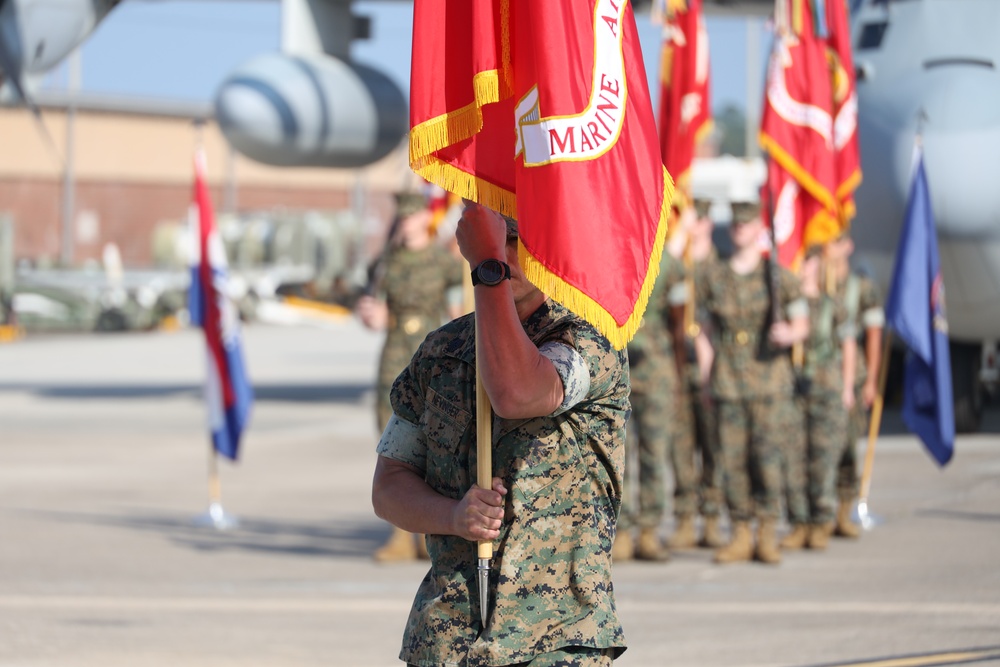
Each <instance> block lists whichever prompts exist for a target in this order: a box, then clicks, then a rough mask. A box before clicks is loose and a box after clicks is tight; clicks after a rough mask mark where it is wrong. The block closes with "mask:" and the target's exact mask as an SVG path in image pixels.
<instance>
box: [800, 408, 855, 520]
mask: <svg viewBox="0 0 1000 667" xmlns="http://www.w3.org/2000/svg"><path fill="white" fill-rule="evenodd" d="M806 429H807V430H806V433H807V438H808V443H809V444H808V448H807V452H808V454H807V462H808V463H807V465H808V474H809V486H808V491H809V515H810V519H811V522H812V523H829V522H830V521H833V519H834V517H835V516H836V514H837V495H836V482H835V480H836V476H837V464H838V462H839V461H840V457H841V455H842V454H843V452H844V434H845V433H846V432H847V410H846V409H845V408H844V403H843V400H842V399H841V397H840V395H839V394H834V393H821V394H818V395H815V396H810V397H809V398H808V400H807V401H806Z"/></svg>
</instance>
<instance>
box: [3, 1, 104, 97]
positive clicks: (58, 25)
mask: <svg viewBox="0 0 1000 667" xmlns="http://www.w3.org/2000/svg"><path fill="white" fill-rule="evenodd" d="M116 4H118V0H83V1H81V0H0V51H2V53H0V63H2V64H3V69H4V70H5V71H6V73H7V74H9V75H11V76H15V77H17V79H18V80H19V81H20V80H21V79H22V78H23V77H24V75H25V74H39V73H42V72H45V71H48V70H49V69H51V68H53V67H55V66H56V65H58V64H59V63H60V62H61V61H62V59H63V58H65V57H66V56H67V55H69V53H70V52H71V51H72V50H73V49H75V48H76V47H77V46H78V45H79V44H80V43H81V42H83V40H84V39H86V38H87V36H88V35H89V34H90V33H91V32H93V30H94V28H95V27H97V24H98V23H99V22H100V21H101V19H103V18H104V17H105V15H107V13H108V12H109V11H111V8H112V7H114V6H115V5H116Z"/></svg>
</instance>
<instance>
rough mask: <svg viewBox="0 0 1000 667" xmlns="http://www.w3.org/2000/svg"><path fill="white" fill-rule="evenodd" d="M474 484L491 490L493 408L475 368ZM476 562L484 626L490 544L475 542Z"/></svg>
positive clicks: (484, 541)
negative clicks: (477, 559) (477, 557)
mask: <svg viewBox="0 0 1000 667" xmlns="http://www.w3.org/2000/svg"><path fill="white" fill-rule="evenodd" d="M481 340H482V339H481V338H480V336H479V318H478V317H477V318H476V348H477V350H476V359H481V358H482V357H481V356H480V355H479V348H480V345H481V344H482V343H481ZM476 483H477V484H478V485H479V488H481V489H490V488H493V406H492V405H491V404H490V397H489V395H488V394H487V393H486V387H485V385H483V377H482V375H480V373H479V369H478V368H477V369H476ZM477 547H478V552H479V561H478V566H477V568H476V581H477V582H478V584H479V619H480V620H481V621H482V622H483V627H484V628H485V627H486V618H487V611H488V610H489V601H490V559H491V558H493V542H492V541H491V540H483V541H481V542H479V543H478V545H477Z"/></svg>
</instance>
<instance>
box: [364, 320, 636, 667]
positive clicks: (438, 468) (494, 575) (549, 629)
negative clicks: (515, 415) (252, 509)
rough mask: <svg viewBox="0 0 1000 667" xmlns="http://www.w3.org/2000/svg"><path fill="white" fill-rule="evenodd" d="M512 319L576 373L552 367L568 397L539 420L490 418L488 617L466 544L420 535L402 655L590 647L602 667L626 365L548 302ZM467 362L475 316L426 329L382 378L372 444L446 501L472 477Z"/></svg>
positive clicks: (484, 658) (505, 654) (467, 661)
mask: <svg viewBox="0 0 1000 667" xmlns="http://www.w3.org/2000/svg"><path fill="white" fill-rule="evenodd" d="M523 326H524V330H525V332H526V333H527V335H528V337H529V338H530V339H531V340H532V341H533V342H534V343H535V344H536V345H538V346H539V348H540V350H542V351H543V352H545V351H546V348H550V347H551V348H560V349H562V350H563V351H564V352H565V353H568V354H572V350H576V352H578V353H579V354H578V356H577V355H574V356H576V358H577V359H578V360H579V361H580V362H581V363H579V370H580V371H581V372H580V374H579V376H578V379H577V380H573V379H572V377H567V376H566V375H564V373H566V371H565V369H564V368H562V367H561V365H560V364H559V363H556V364H555V366H556V369H557V371H559V373H560V376H562V377H563V384H564V387H565V388H566V392H565V393H566V394H567V396H570V395H575V396H577V397H579V398H578V402H576V403H574V404H573V405H571V406H567V405H565V404H564V405H563V406H562V407H560V408H558V409H557V410H556V411H555V412H554V413H553V414H551V415H549V416H546V417H537V418H533V419H526V420H506V419H501V418H499V417H494V419H493V467H494V469H493V474H494V475H495V476H497V477H500V478H501V479H502V480H503V483H504V485H505V486H506V487H507V489H509V492H508V493H507V495H506V496H505V499H504V501H505V511H504V519H503V525H502V527H501V528H500V537H499V538H498V539H497V540H496V541H495V542H494V559H493V564H492V568H491V573H490V594H491V599H492V605H493V608H492V609H491V610H490V612H491V613H490V615H489V619H490V620H489V623H488V625H487V626H486V627H485V628H483V627H481V626H480V622H479V618H480V613H479V612H480V610H479V599H478V595H477V583H476V563H477V551H476V543H475V542H470V541H468V540H466V539H464V538H461V537H457V536H452V535H428V536H427V547H428V550H429V551H430V554H431V569H430V571H429V572H428V573H427V575H426V576H425V577H424V579H423V581H422V582H421V584H420V587H419V589H418V591H417V595H416V599H415V600H414V603H413V607H412V610H411V612H410V617H409V620H408V621H407V624H406V630H405V633H404V637H403V647H402V650H401V652H400V659H402V660H404V661H405V662H407V663H409V664H413V665H421V666H424V667H429V666H431V665H434V666H437V665H445V664H449V665H451V664H454V665H468V666H472V665H510V664H516V663H521V662H526V661H529V660H532V659H533V658H535V657H536V656H540V660H545V659H548V658H550V657H551V654H552V653H555V652H559V651H563V652H566V653H574V652H576V651H579V650H582V651H586V650H587V649H588V647H589V652H590V653H591V654H595V653H596V654H597V655H598V656H599V661H598V662H594V661H590V662H586V663H585V664H610V661H611V658H612V657H613V656H617V655H618V654H620V653H621V652H622V651H623V650H624V647H625V643H624V636H623V633H622V628H621V625H620V623H619V621H618V614H617V611H616V608H615V599H614V590H613V587H612V583H611V545H612V541H613V539H614V535H615V520H616V517H617V515H618V512H619V509H620V504H621V492H622V482H623V476H624V474H623V473H624V458H625V457H624V446H623V441H624V432H625V421H626V419H627V418H628V412H629V402H628V387H629V378H628V362H627V360H626V357H625V353H624V351H616V350H614V349H613V348H612V347H611V345H610V344H609V343H608V341H607V340H606V339H605V338H604V337H603V336H601V335H600V334H598V333H597V332H596V331H595V330H594V329H593V327H591V326H590V325H588V324H587V323H585V322H584V321H583V320H581V319H580V318H578V317H576V316H575V315H573V314H572V313H570V312H569V311H568V310H566V309H565V308H564V307H562V306H560V305H558V304H556V303H554V302H552V301H547V302H545V303H544V304H542V306H540V307H539V308H538V310H536V311H535V312H534V313H533V314H532V315H530V316H529V317H528V318H527V319H526V320H525V321H524V322H523ZM569 348H572V350H571V349H569ZM547 356H548V355H547ZM550 358H551V357H550ZM475 372H476V368H475V334H474V320H473V317H472V316H465V317H461V318H458V319H457V320H454V321H452V322H450V323H449V324H446V325H445V326H444V327H442V328H441V329H439V330H438V331H436V332H434V333H432V334H431V335H430V336H429V337H428V338H427V340H426V342H425V343H424V344H423V345H422V346H421V347H420V350H419V351H418V352H417V354H416V355H415V356H414V358H413V360H412V362H411V363H410V365H409V366H408V367H407V369H406V370H405V371H404V372H403V373H402V374H401V375H400V376H399V378H398V379H397V380H396V382H395V384H394V385H393V388H392V405H393V408H394V411H395V415H394V416H393V418H392V420H391V422H390V424H389V427H388V428H387V429H386V431H385V433H384V434H383V437H382V440H381V441H380V442H379V446H378V452H379V454H380V455H382V456H386V457H389V458H392V459H395V460H398V461H401V462H403V463H407V464H409V465H412V466H414V467H416V468H417V469H419V470H421V471H422V472H423V476H424V479H425V481H426V482H427V483H428V484H429V485H430V486H431V488H433V489H434V490H435V491H437V492H438V493H440V494H442V495H444V496H447V497H449V498H454V499H460V498H462V497H463V496H464V494H465V493H466V492H467V491H468V490H469V488H470V487H471V486H472V484H473V483H474V482H475V481H476V446H475V441H476V420H475V414H476V405H475V394H476V380H475ZM584 391H585V393H584ZM567 400H568V399H567ZM578 647H582V648H578ZM550 662H551V661H550ZM545 664H549V662H546V663H545ZM560 664H563V663H560ZM569 664H583V663H579V662H571V663H569Z"/></svg>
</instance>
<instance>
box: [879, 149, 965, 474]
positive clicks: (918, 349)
mask: <svg viewBox="0 0 1000 667" xmlns="http://www.w3.org/2000/svg"><path fill="white" fill-rule="evenodd" d="M914 161H915V168H914V173H913V184H912V185H911V186H910V196H909V200H908V201H907V203H906V218H905V219H904V221H903V231H902V232H901V233H900V236H899V244H898V245H897V247H896V265H895V268H894V269H893V272H892V285H891V286H890V288H889V296H888V298H887V299H886V304H885V315H886V324H888V325H889V326H890V327H891V328H892V330H893V331H894V332H895V333H896V335H897V336H898V337H899V338H900V340H902V341H903V342H904V343H906V347H907V354H906V362H905V365H904V368H903V374H904V378H903V421H904V422H905V423H906V426H907V427H908V428H909V429H910V431H912V432H913V433H915V434H917V435H918V436H919V437H920V439H921V440H922V441H923V443H924V445H925V446H926V447H927V450H928V451H929V452H930V454H931V455H932V456H933V457H934V458H935V460H937V462H938V463H939V464H940V465H944V464H946V463H947V462H948V461H949V460H951V455H952V453H953V452H954V450H955V412H954V410H955V406H954V397H953V396H952V391H951V359H950V358H949V350H948V320H947V318H946V315H945V300H944V283H943V282H942V280H941V262H940V260H939V258H938V248H937V231H936V229H935V227H934V212H933V209H932V208H931V200H930V192H929V190H928V187H927V175H926V173H925V172H924V160H923V153H922V151H921V150H920V149H919V147H918V148H917V151H916V154H915V160H914Z"/></svg>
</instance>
